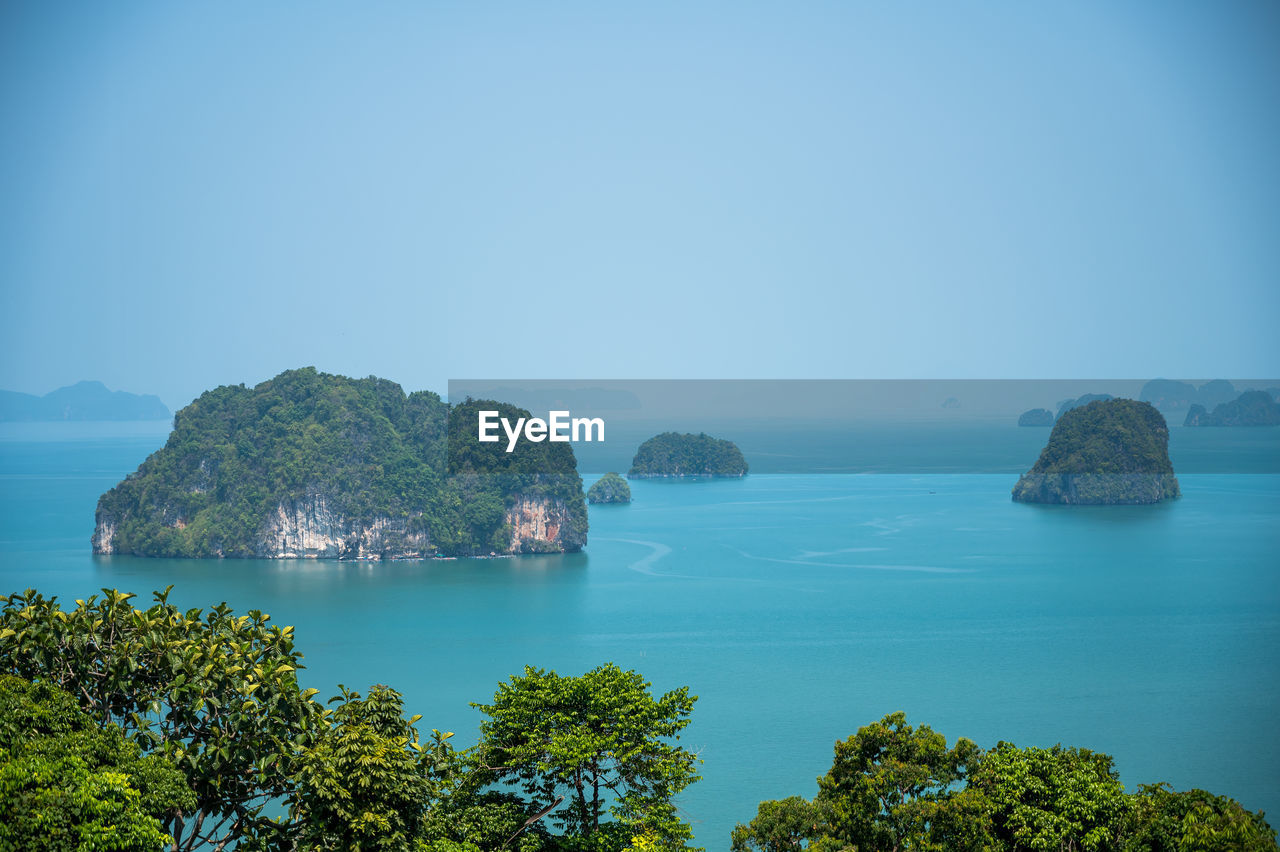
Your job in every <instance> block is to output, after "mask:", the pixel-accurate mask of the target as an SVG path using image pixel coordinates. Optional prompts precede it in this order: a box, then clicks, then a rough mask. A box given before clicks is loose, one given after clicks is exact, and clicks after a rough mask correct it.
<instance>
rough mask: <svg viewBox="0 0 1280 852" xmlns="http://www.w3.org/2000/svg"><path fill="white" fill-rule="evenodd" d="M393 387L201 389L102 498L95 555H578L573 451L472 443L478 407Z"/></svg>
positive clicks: (312, 379)
mask: <svg viewBox="0 0 1280 852" xmlns="http://www.w3.org/2000/svg"><path fill="white" fill-rule="evenodd" d="M480 406H483V407H484V408H497V409H499V410H500V411H501V412H502V413H503V415H504V416H508V417H511V418H513V419H514V418H516V417H520V416H524V417H527V416H529V412H527V411H522V410H519V409H516V408H514V407H513V406H508V405H505V404H503V403H496V402H488V401H473V400H467V401H466V402H465V403H463V404H460V405H457V406H454V407H453V408H450V406H448V405H447V404H446V403H444V402H443V401H441V399H440V397H439V396H437V395H436V394H434V393H429V392H418V393H412V394H409V395H407V396H406V395H405V393H404V391H403V390H401V388H400V386H399V385H397V384H395V383H394V382H390V381H386V380H385V379H378V378H374V377H370V378H367V379H350V378H347V377H345V376H334V375H327V374H325V373H319V372H317V371H316V370H315V369H314V368H310V367H308V368H305V369H300V370H290V371H287V372H284V373H281V374H280V375H278V376H276V377H275V378H274V379H270V380H269V381H266V382H263V383H262V384H260V385H258V386H257V387H253V388H246V387H245V386H244V385H236V386H224V387H220V388H217V389H215V390H211V391H207V392H206V393H204V394H202V395H201V396H200V397H199V398H198V399H196V400H195V401H194V402H192V403H191V404H190V405H188V406H187V407H186V408H183V409H182V410H181V411H179V412H178V414H177V416H176V417H175V418H174V428H173V432H172V433H171V434H170V435H169V440H168V441H167V442H166V443H165V446H164V447H163V448H162V449H160V450H159V451H157V452H155V453H153V454H152V455H151V456H150V457H149V458H148V459H147V460H146V461H145V462H143V463H142V466H141V467H139V468H138V470H137V471H136V472H134V473H132V474H130V475H129V476H128V477H127V478H126V479H125V480H124V481H123V482H121V483H120V484H119V485H117V486H115V487H114V488H112V489H111V490H110V491H108V492H107V493H106V494H103V495H102V497H101V498H100V499H99V500H98V507H97V513H96V517H95V530H94V534H93V539H92V544H93V550H94V552H95V553H100V554H113V553H128V554H134V555H138V556H177V557H196V558H218V557H244V558H262V559H285V558H299V557H310V558H333V559H395V558H421V557H426V556H434V555H441V556H470V555H477V554H479V555H484V554H509V553H553V552H565V551H576V550H580V549H581V548H582V546H583V545H584V544H585V543H586V536H587V512H586V503H585V502H584V500H583V495H582V479H581V477H579V476H578V472H577V467H576V462H575V460H574V456H573V450H572V449H571V448H570V446H569V445H568V444H564V443H550V442H547V443H531V442H526V443H524V444H522V445H521V447H520V449H519V450H517V451H516V452H514V453H511V454H507V453H504V452H502V449H501V448H500V447H499V446H498V445H497V444H478V443H477V442H476V440H475V422H476V409H477V408H478V407H480Z"/></svg>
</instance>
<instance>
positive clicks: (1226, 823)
mask: <svg viewBox="0 0 1280 852" xmlns="http://www.w3.org/2000/svg"><path fill="white" fill-rule="evenodd" d="M1132 800H1133V801H1132V809H1131V812H1130V829H1129V831H1128V837H1127V838H1126V843H1125V846H1124V848H1125V850H1126V852H1139V850H1141V852H1219V851H1220V852H1268V850H1275V849H1276V833H1275V831H1274V830H1273V829H1272V828H1271V826H1269V825H1268V824H1267V821H1266V820H1265V819H1264V818H1263V815H1262V814H1261V813H1254V812H1252V811H1248V810H1245V809H1244V808H1243V807H1241V805H1240V803H1239V802H1237V801H1235V800H1234V799H1228V798H1227V797H1225V796H1215V795H1213V794H1212V793H1208V792H1205V791H1204V790H1187V791H1186V792H1182V793H1179V792H1176V791H1174V790H1171V789H1170V788H1169V786H1168V785H1167V784H1149V785H1144V786H1142V787H1139V788H1138V793H1137V794H1136V795H1135V796H1133V797H1132Z"/></svg>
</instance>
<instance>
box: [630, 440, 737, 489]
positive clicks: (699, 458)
mask: <svg viewBox="0 0 1280 852" xmlns="http://www.w3.org/2000/svg"><path fill="white" fill-rule="evenodd" d="M746 474H747V460H746V459H745V458H743V456H742V451H741V450H739V449H738V447H737V445H736V444H734V443H733V442H732V441H726V440H724V439H723V438H713V437H711V436H710V435H708V434H706V433H705V432H701V433H699V434H697V435H693V434H689V433H685V434H680V433H677V432H663V433H662V434H661V435H655V436H653V437H652V438H650V439H649V440H647V441H645V442H644V443H643V444H641V445H640V449H638V450H636V455H635V458H634V459H632V461H631V470H630V471H629V472H628V473H627V476H629V477H631V478H632V479H646V478H661V477H685V476H713V477H727V476H746Z"/></svg>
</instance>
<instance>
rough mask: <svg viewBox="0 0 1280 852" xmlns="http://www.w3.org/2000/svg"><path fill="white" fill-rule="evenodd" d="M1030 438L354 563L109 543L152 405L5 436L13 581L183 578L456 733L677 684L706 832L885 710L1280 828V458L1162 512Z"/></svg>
mask: <svg viewBox="0 0 1280 852" xmlns="http://www.w3.org/2000/svg"><path fill="white" fill-rule="evenodd" d="M975 428H976V427H975ZM1192 433H1194V434H1192ZM897 434H898V436H899V437H898V438H897V439H896V440H897V444H895V449H893V450H892V452H903V453H910V452H911V448H910V446H909V444H910V442H906V445H904V442H903V441H902V439H901V433H900V432H899V433H897ZM1172 434H1173V439H1172V445H1171V449H1172V451H1173V456H1174V463H1175V466H1178V464H1179V461H1178V452H1179V448H1180V447H1183V448H1191V449H1193V450H1194V452H1195V453H1197V454H1199V455H1198V456H1197V458H1211V459H1216V460H1217V461H1215V463H1214V464H1211V465H1207V466H1206V465H1201V466H1200V469H1216V470H1218V471H1240V470H1269V471H1274V470H1275V469H1276V468H1275V460H1276V457H1277V454H1276V447H1277V445H1278V444H1280V440H1278V438H1280V433H1277V432H1276V430H1267V431H1266V432H1257V431H1252V430H1232V429H1221V430H1209V429H1200V430H1185V431H1184V430H1182V429H1180V428H1175V429H1174V430H1172ZM1040 435H1041V437H1039V438H1038V439H1034V440H1033V439H1032V438H1030V437H1029V436H1028V433H1027V431H1026V430H1023V431H1019V432H1016V433H1013V432H1010V431H1008V430H1004V431H1001V430H992V431H991V432H990V433H989V434H988V435H987V437H986V438H983V437H982V435H981V430H978V431H976V432H975V431H970V432H966V433H965V436H964V439H963V440H964V442H965V446H966V447H967V448H968V449H967V450H966V452H985V451H989V452H990V453H991V454H992V456H993V457H999V458H1001V459H1005V460H1006V461H1005V462H1002V467H1008V463H1007V458H1006V457H1008V456H1009V454H1010V453H1011V452H1012V453H1013V454H1014V456H1015V461H1016V458H1018V457H1021V455H1028V456H1029V457H1027V458H1024V459H1022V460H1021V461H1020V462H1017V467H1015V468H1013V469H1012V470H1008V471H1002V472H994V473H953V472H946V471H948V470H952V469H957V466H956V465H955V464H954V463H953V462H951V461H947V460H946V453H943V452H938V451H937V441H938V440H939V437H938V436H937V435H935V436H934V437H933V438H931V439H930V443H929V446H930V448H931V450H930V452H931V453H934V454H935V455H936V457H937V458H938V459H939V461H938V463H937V464H938V469H937V471H936V472H929V471H928V470H927V469H923V470H920V471H917V472H912V473H874V474H847V473H840V474H769V473H761V474H754V473H753V474H752V475H751V476H748V477H746V478H745V479H741V480H716V481H708V482H663V481H639V482H633V483H632V486H631V487H632V492H633V495H634V503H633V504H631V505H630V506H593V507H591V509H590V524H591V530H590V537H589V544H588V546H587V549H586V551H585V552H584V553H581V554H576V555H569V556H558V557H521V558H514V559H483V560H480V559H477V560H457V561H443V560H430V561H424V562H391V563H369V562H362V563H339V562H318V561H237V560H226V561H191V560H161V559H139V558H133V557H94V556H93V555H92V554H91V553H90V552H89V536H90V534H91V533H92V531H93V511H94V505H95V502H96V500H97V498H98V496H99V495H100V494H101V493H102V492H103V491H105V490H107V489H108V488H110V487H111V486H112V485H114V484H115V483H116V482H117V481H119V480H120V479H121V478H122V477H124V476H125V475H126V474H128V473H129V472H131V471H133V470H134V469H135V468H136V467H137V465H138V464H139V463H140V462H141V461H142V460H143V459H144V458H145V457H146V456H147V455H148V454H149V453H151V452H153V451H154V450H156V449H157V448H159V447H160V446H161V444H162V443H163V441H164V437H165V431H164V427H163V425H162V426H161V428H160V429H159V430H157V428H156V427H154V426H152V425H139V426H133V425H129V424H110V425H107V424H52V425H46V424H39V425H36V424H24V425H23V426H21V427H16V426H5V427H3V429H0V592H3V593H9V592H13V591H19V590H21V589H24V588H27V587H34V588H36V589H38V590H40V591H41V592H44V593H46V594H57V595H59V596H61V597H63V598H64V599H65V601H66V603H67V604H68V605H74V604H73V603H72V601H73V599H75V598H78V597H86V596H88V595H90V594H92V593H94V592H95V591H97V590H98V589H100V588H101V587H115V588H120V589H126V590H129V591H134V592H137V593H138V594H139V599H140V600H141V601H144V602H145V601H146V600H147V598H148V597H149V593H150V591H151V590H154V589H158V588H163V587H165V586H167V585H169V584H170V583H172V584H175V589H174V592H173V594H172V599H173V600H174V601H175V602H176V603H178V604H179V605H181V606H184V607H187V606H208V605H211V604H215V603H217V602H219V601H224V600H225V601H227V602H228V603H229V604H230V605H231V606H233V607H234V608H236V609H237V610H240V611H243V610H247V609H251V608H257V609H261V610H264V611H266V612H269V613H271V615H272V617H273V619H274V620H275V621H276V622H278V623H281V624H292V625H295V627H296V630H297V643H298V647H299V648H300V649H301V651H302V652H303V653H304V654H305V655H306V659H305V663H306V666H307V668H306V669H305V670H304V671H303V672H302V673H301V674H302V680H303V682H304V685H306V686H315V687H316V688H318V689H320V690H321V691H322V693H324V694H325V695H326V696H327V695H328V694H332V693H333V692H334V691H336V687H337V685H338V684H339V683H342V684H346V685H347V686H349V687H352V688H355V689H359V690H362V691H363V690H365V689H367V688H368V686H369V685H370V684H373V683H387V684H390V685H392V686H393V687H395V688H396V689H398V690H400V691H401V692H402V693H404V695H405V699H406V705H407V709H408V710H409V712H412V713H421V714H423V717H424V718H423V721H422V722H421V723H420V724H421V725H422V726H423V727H425V728H427V729H430V728H433V727H434V728H439V729H441V730H449V731H454V732H456V734H457V737H456V740H455V741H456V742H459V743H461V744H469V743H471V742H474V740H475V737H476V733H477V728H478V724H479V721H480V715H479V713H478V712H477V711H475V710H474V709H472V708H471V707H470V704H469V703H470V702H481V701H487V700H488V699H490V698H491V697H492V695H493V693H494V690H495V689H496V688H497V685H498V683H499V682H500V681H502V680H504V679H505V678H507V677H508V676H509V675H511V674H514V673H517V672H520V671H521V670H522V669H523V667H524V666H525V665H534V666H539V667H543V668H552V669H555V670H557V671H559V672H561V673H566V674H570V673H572V674H577V673H581V672H582V671H584V670H587V669H590V668H592V667H594V666H597V665H599V664H601V663H604V662H606V661H613V662H616V663H617V664H619V665H620V666H623V667H624V668H634V669H636V670H638V671H639V672H641V673H643V675H644V676H645V677H646V678H647V679H648V680H650V681H651V682H652V683H653V687H654V689H655V690H657V691H664V690H668V689H673V688H675V687H678V686H684V685H687V686H689V687H690V688H691V691H692V692H693V693H694V694H696V695H697V696H698V702H697V704H696V707H695V710H694V714H693V720H694V721H693V723H692V725H691V726H690V727H689V728H688V729H687V731H686V733H685V735H684V737H683V739H682V742H683V743H684V744H685V745H686V746H688V747H689V748H692V749H693V750H695V751H696V752H697V753H698V755H699V756H700V757H701V759H702V763H701V765H700V772H701V774H702V776H703V778H702V780H701V781H699V782H698V783H696V784H694V785H693V786H692V787H691V788H690V789H689V790H688V791H687V792H686V794H685V795H684V796H683V797H682V798H681V800H680V805H681V808H682V810H683V812H684V814H685V816H686V817H687V818H688V819H689V820H690V821H691V822H692V823H693V826H694V831H695V833H696V837H697V842H698V843H699V844H700V845H702V846H705V847H706V848H707V849H708V850H711V852H721V850H726V849H727V848H728V845H729V831H730V829H731V828H732V827H733V825H734V823H736V822H739V821H743V822H745V821H747V820H749V819H750V818H751V817H752V816H753V815H754V813H755V808H756V805H757V803H758V802H759V801H760V800H762V799H768V798H779V797H783V796H788V795H793V794H801V795H805V796H811V795H813V793H814V792H816V783H815V778H816V777H817V776H818V775H820V774H822V773H824V772H825V771H826V770H827V769H828V768H829V767H830V764H831V757H832V745H833V743H834V742H835V741H836V740H837V739H842V738H845V737H848V736H849V735H851V734H853V733H854V732H855V731H856V730H857V728H858V727H859V726H861V725H864V724H866V723H868V722H871V721H874V720H877V719H879V718H881V717H882V716H884V715H885V714H887V713H891V712H894V711H896V710H904V711H906V713H907V716H908V720H909V721H910V722H911V723H913V724H921V723H925V724H928V725H930V726H932V727H933V728H934V729H935V730H938V731H940V732H941V733H943V734H945V735H946V736H947V738H948V741H949V742H950V741H954V739H955V738H956V737H958V736H967V737H970V738H972V739H974V740H976V741H977V742H978V744H979V745H981V746H991V745H994V744H995V743H996V742H997V741H998V740H1008V741H1011V742H1014V743H1017V744H1019V745H1028V746H1029V745H1037V746H1049V745H1053V744H1054V743H1059V742H1060V743H1064V744H1066V745H1073V746H1083V747H1087V748H1091V749H1094V750H1098V751H1103V752H1106V753H1108V754H1111V755H1113V756H1114V757H1115V761H1116V766H1117V768H1118V769H1119V772H1120V777H1121V780H1122V781H1123V782H1124V784H1125V786H1126V788H1128V789H1130V790H1133V789H1136V787H1137V786H1138V785H1139V784H1143V783H1152V782H1157V781H1167V782H1169V783H1171V784H1172V785H1173V786H1174V787H1175V788H1178V789H1187V788H1190V787H1201V788H1205V789H1208V790H1211V791H1213V792H1215V793H1220V794H1226V795H1230V796H1232V797H1234V798H1236V799H1238V800H1239V801H1240V802H1241V803H1243V804H1244V805H1245V806H1246V807H1248V808H1251V809H1255V810H1257V809H1264V810H1266V811H1267V812H1268V813H1270V814H1271V815H1272V816H1273V819H1272V822H1273V824H1276V823H1278V822H1280V820H1278V819H1274V817H1280V736H1278V735H1277V728H1276V723H1277V720H1278V719H1280V557H1278V554H1280V474H1276V473H1274V472H1269V473H1263V474H1249V473H1240V472H1206V473H1181V472H1180V474H1179V479H1180V481H1181V485H1182V492H1183V497H1182V498H1181V499H1180V500H1177V501H1174V502H1170V503H1165V504H1162V505H1157V506H1143V507H1049V506H1027V505H1019V504H1015V503H1013V502H1011V500H1010V498H1009V493H1010V489H1011V488H1012V486H1013V484H1014V482H1015V481H1016V479H1017V468H1018V467H1020V468H1021V469H1025V468H1026V467H1029V466H1030V464H1031V463H1032V462H1034V460H1035V453H1036V451H1037V448H1038V446H1039V445H1040V444H1042V443H1043V440H1044V437H1046V436H1047V430H1045V431H1044V432H1043V433H1040ZM1015 439H1016V441H1022V442H1023V443H1024V444H1025V445H1026V446H1025V447H1023V445H1022V444H1015V445H1013V449H1012V450H1011V449H1010V447H1011V445H1010V443H1009V442H1010V440H1015ZM866 440H872V439H871V438H867V439H866ZM942 440H945V436H943V437H942ZM984 442H985V443H984ZM984 447H985V450H984ZM747 449H748V447H747V446H746V445H745V444H744V450H747ZM860 452H863V453H864V454H866V457H868V458H875V457H877V456H876V453H875V452H874V448H868V447H867V446H866V443H865V441H864V442H863V444H862V445H861V446H860ZM750 455H751V454H750V452H748V457H749V458H750ZM930 457H931V458H932V457H933V456H930ZM884 467H885V468H886V469H902V466H901V465H897V466H895V465H893V464H886V465H885V466H884ZM925 467H926V468H927V465H926V466H925ZM1190 467H1191V468H1192V469H1196V466H1195V465H1191V466H1190ZM960 468H963V465H961V466H960ZM594 478H595V477H594V476H585V477H584V479H585V480H586V481H587V484H588V485H589V484H590V482H591V481H592V480H593V479H594Z"/></svg>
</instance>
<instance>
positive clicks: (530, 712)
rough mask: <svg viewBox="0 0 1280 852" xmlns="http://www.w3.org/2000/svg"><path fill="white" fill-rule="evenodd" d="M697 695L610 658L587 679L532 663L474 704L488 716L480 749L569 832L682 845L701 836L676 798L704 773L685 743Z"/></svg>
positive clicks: (499, 772)
mask: <svg viewBox="0 0 1280 852" xmlns="http://www.w3.org/2000/svg"><path fill="white" fill-rule="evenodd" d="M696 700H697V697H696V696H691V695H689V689H688V687H681V688H679V689H676V690H673V691H671V692H667V693H665V694H663V695H662V696H660V697H658V698H656V699H655V698H654V697H653V696H652V695H651V694H650V692H649V684H648V683H647V682H646V681H645V680H644V679H643V678H642V677H641V676H640V675H639V674H637V673H636V672H634V671H623V670H622V669H620V668H619V667H618V666H616V665H614V664H613V663H607V664H605V665H602V666H600V667H598V668H596V669H593V670H591V671H589V672H587V673H586V674H584V675H582V676H580V677H567V676H561V675H558V674H556V673H555V672H554V671H544V670H542V669H537V668H533V667H526V668H525V671H524V674H523V675H518V676H517V675H513V676H512V677H511V680H510V682H509V683H504V684H501V685H500V686H499V688H498V691H497V693H496V694H495V695H494V698H493V703H491V704H476V705H473V706H475V707H477V708H478V709H479V710H480V711H481V712H483V713H484V714H485V715H486V716H487V717H488V718H486V719H485V720H484V721H482V722H481V725H480V732H481V744H480V752H481V754H482V755H483V759H484V760H485V762H486V763H487V764H488V765H489V766H490V767H491V768H492V770H493V772H494V774H495V776H496V778H497V780H499V781H501V782H504V783H511V784H515V785H518V786H519V788H520V789H521V790H522V791H523V793H524V795H525V796H526V797H527V798H528V800H529V801H530V802H531V803H532V804H533V805H534V806H535V807H537V808H539V809H544V808H552V809H554V816H555V818H556V819H557V820H558V821H559V823H560V825H561V826H562V828H563V829H564V830H565V832H566V834H569V835H575V836H578V837H580V838H583V839H585V840H587V841H590V840H592V839H593V838H596V837H597V836H599V838H598V839H602V838H603V837H604V836H605V835H608V836H610V837H613V838H614V839H615V840H617V839H618V838H621V841H622V842H625V840H626V839H627V838H629V837H631V836H633V835H640V836H645V835H647V836H648V837H649V839H650V841H652V842H656V843H658V844H659V845H660V846H661V847H662V848H664V849H671V848H677V849H679V848H686V844H687V842H688V841H689V840H691V839H692V836H693V835H692V831H691V830H690V828H689V826H688V825H687V824H686V823H684V822H683V821H681V820H680V819H679V817H678V816H677V814H676V810H675V805H674V802H673V799H674V797H675V796H676V795H677V794H679V793H680V791H682V790H683V789H685V788H686V787H687V786H689V784H691V783H693V782H694V781H696V780H698V775H697V774H696V773H695V771H694V764H695V762H696V761H697V758H696V757H695V755H694V754H693V753H692V752H690V751H688V750H686V749H684V748H682V747H681V746H679V745H677V744H676V741H677V740H678V739H679V735H680V732H681V731H682V730H683V729H684V728H685V727H686V726H687V725H688V724H689V716H690V714H691V712H692V711H693V704H694V702H695V701H696ZM606 815H608V816H612V817H613V820H614V822H613V823H612V824H611V823H609V822H607V821H603V820H604V818H605V817H606ZM609 846H610V847H613V841H611V842H610V844H609Z"/></svg>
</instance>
